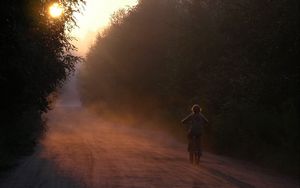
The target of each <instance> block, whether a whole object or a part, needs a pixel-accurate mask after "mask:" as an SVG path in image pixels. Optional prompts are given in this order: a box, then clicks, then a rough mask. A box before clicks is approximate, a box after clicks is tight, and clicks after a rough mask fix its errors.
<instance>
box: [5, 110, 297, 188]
mask: <svg viewBox="0 0 300 188" xmlns="http://www.w3.org/2000/svg"><path fill="white" fill-rule="evenodd" d="M48 116H49V122H48V124H49V127H51V128H50V129H49V131H48V134H47V136H46V137H45V139H44V140H43V141H42V143H41V146H40V147H39V148H38V149H37V152H36V153H35V154H34V155H33V156H31V157H28V158H26V159H24V161H23V162H22V164H21V165H20V166H19V167H18V168H17V169H15V170H13V171H12V172H10V173H9V174H8V175H7V177H6V178H5V179H2V180H1V182H0V187H1V188H75V187H78V188H82V187H87V188H101V187H104V188H106V187H107V188H111V187H122V188H123V187H124V188H132V187H141V188H151V187H153V188H154V187H155V188H156V187H163V188H169V187H173V188H176V187H178V188H185V187H187V188H197V187H201V188H206V187H242V188H252V187H270V188H271V187H272V188H276V187H289V188H292V187H299V183H298V182H297V181H296V180H292V179H289V178H287V177H279V176H276V175H268V174H266V173H263V172H262V171H261V169H259V168H257V167H253V166H250V165H249V164H245V163H241V162H237V161H234V160H231V159H229V158H225V157H221V156H216V155H213V154H210V153H204V156H203V158H202V159H201V164H200V166H199V167H196V166H193V165H191V164H189V162H188V159H187V153H186V146H185V145H184V144H182V143H179V142H177V141H176V140H175V139H173V138H172V137H171V136H169V135H167V134H166V133H161V132H155V131H147V132H146V131H143V130H140V129H137V128H133V127H129V126H124V125H116V124H112V123H109V122H105V121H103V120H101V119H100V118H99V117H97V116H95V115H92V114H90V113H88V112H86V111H84V110H82V109H81V108H61V109H57V110H56V111H54V112H52V113H51V114H49V115H48Z"/></svg>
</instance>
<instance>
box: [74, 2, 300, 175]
mask: <svg viewBox="0 0 300 188" xmlns="http://www.w3.org/2000/svg"><path fill="white" fill-rule="evenodd" d="M299 14H300V11H299V1H298V0H282V1H272V0H252V1H250V0H244V1H240V0H233V1H221V0H214V1H208V0H189V1H188V0H159V1H157V0H140V2H139V4H138V5H137V6H135V7H134V8H130V9H123V10H120V11H118V12H116V13H115V14H114V15H113V16H112V18H111V25H110V27H109V28H107V29H106V30H105V31H104V32H102V33H100V34H99V36H98V38H97V41H96V42H95V44H94V45H93V46H92V47H91V49H90V52H89V54H88V55H87V62H86V63H85V65H84V67H83V69H82V71H81V75H80V78H81V83H80V84H81V87H80V88H81V93H82V100H83V102H84V104H85V105H87V106H90V107H93V108H95V109H97V110H98V111H99V112H102V113H104V112H109V113H110V112H111V113H113V114H115V115H116V116H122V115H124V116H125V115H129V114H134V116H135V118H137V116H140V117H143V118H146V119H145V120H144V122H146V121H148V120H150V119H151V118H155V117H161V118H164V119H167V120H168V121H169V122H170V124H171V126H178V127H179V124H180V123H179V122H180V119H181V118H183V117H184V116H185V115H186V113H188V110H189V108H190V107H191V105H192V104H193V103H199V104H200V105H201V107H202V108H203V113H204V114H205V115H206V116H208V118H209V119H210V121H211V130H210V131H209V132H208V133H207V134H209V137H210V138H211V139H210V142H211V144H212V145H213V148H214V150H215V152H217V153H221V154H227V155H232V156H235V157H238V158H243V159H248V160H251V161H255V162H257V163H259V164H262V165H265V166H268V167H274V168H276V169H279V170H281V171H283V172H287V173H298V172H299V165H300V164H299V152H300V148H299V144H298V141H299V133H300V131H299V117H298V115H299V94H300V93H299V88H300V87H299V36H300V31H299V29H300V27H299V18H300V15H299ZM109 113H108V114H109ZM147 118H148V119H147ZM166 126H167V125H166Z"/></svg>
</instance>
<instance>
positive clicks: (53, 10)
mask: <svg viewBox="0 0 300 188" xmlns="http://www.w3.org/2000/svg"><path fill="white" fill-rule="evenodd" d="M63 11H64V9H63V7H62V6H61V5H59V4H58V3H53V4H52V5H51V6H50V7H49V14H50V16H52V17H53V18H58V17H59V16H61V15H62V13H63Z"/></svg>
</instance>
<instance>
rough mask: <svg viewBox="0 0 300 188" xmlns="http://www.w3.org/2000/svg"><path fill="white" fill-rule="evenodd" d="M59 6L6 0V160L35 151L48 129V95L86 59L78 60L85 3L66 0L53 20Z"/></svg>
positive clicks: (0, 67) (2, 74)
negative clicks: (76, 32)
mask: <svg viewBox="0 0 300 188" xmlns="http://www.w3.org/2000/svg"><path fill="white" fill-rule="evenodd" d="M53 2H54V1H40V0H33V1H32V0H21V1H18V2H16V1H9V0H4V1H1V11H0V12H1V13H0V14H1V23H2V25H3V26H5V27H2V29H1V35H0V37H1V45H0V51H1V54H0V57H1V64H0V87H1V99H2V105H1V110H0V117H1V118H0V119H1V126H0V137H1V139H0V151H1V155H5V154H7V155H15V154H14V153H19V152H20V153H23V152H24V151H22V148H24V150H28V149H29V150H30V148H32V146H33V145H34V143H35V141H36V139H37V138H38V136H39V135H41V132H42V130H43V129H44V125H43V120H42V118H41V115H42V113H44V112H46V111H47V110H48V109H49V102H50V101H49V98H48V96H49V95H50V94H51V93H52V92H54V91H55V90H56V89H57V87H60V86H61V85H62V83H63V81H64V80H65V78H66V77H67V75H68V74H70V73H71V72H72V71H73V70H74V65H75V63H76V62H78V61H80V57H77V56H74V55H72V52H73V51H74V50H75V46H73V45H72V43H71V40H72V38H71V36H70V35H69V32H70V30H71V29H72V28H73V27H74V26H75V25H76V23H75V20H74V17H73V13H74V12H77V11H79V10H80V7H81V6H82V5H83V4H84V1H83V0H62V1H60V3H61V5H62V6H63V7H64V10H65V12H64V14H63V16H62V17H60V18H57V19H52V18H51V17H50V16H49V14H48V7H49V5H50V4H51V3H53Z"/></svg>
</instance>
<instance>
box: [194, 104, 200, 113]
mask: <svg viewBox="0 0 300 188" xmlns="http://www.w3.org/2000/svg"><path fill="white" fill-rule="evenodd" d="M201 111H202V109H201V108H200V106H199V105H198V104H194V105H193V106H192V112H193V113H195V114H198V113H200V112H201Z"/></svg>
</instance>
